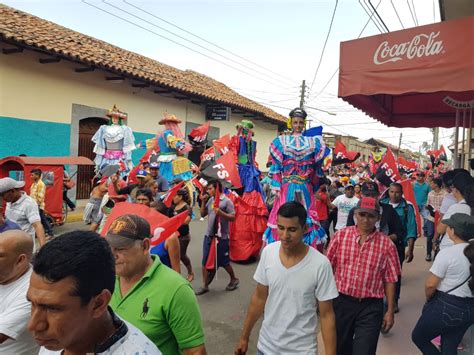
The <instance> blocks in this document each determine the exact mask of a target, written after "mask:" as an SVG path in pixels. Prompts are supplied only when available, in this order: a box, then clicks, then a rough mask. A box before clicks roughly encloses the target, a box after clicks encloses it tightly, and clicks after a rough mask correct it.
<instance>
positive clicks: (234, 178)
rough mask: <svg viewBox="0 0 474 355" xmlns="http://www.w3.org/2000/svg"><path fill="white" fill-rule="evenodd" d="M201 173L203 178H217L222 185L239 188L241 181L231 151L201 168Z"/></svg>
mask: <svg viewBox="0 0 474 355" xmlns="http://www.w3.org/2000/svg"><path fill="white" fill-rule="evenodd" d="M201 174H202V175H203V177H204V178H210V179H216V180H219V181H220V182H221V184H222V186H225V187H234V188H236V189H240V188H241V187H242V183H241V181H240V175H239V170H238V169H237V164H236V163H235V160H234V155H233V154H232V152H230V151H229V152H227V153H226V154H224V155H223V156H221V157H220V158H218V159H217V160H216V161H215V162H210V164H209V165H208V166H207V167H206V168H204V170H202V172H201Z"/></svg>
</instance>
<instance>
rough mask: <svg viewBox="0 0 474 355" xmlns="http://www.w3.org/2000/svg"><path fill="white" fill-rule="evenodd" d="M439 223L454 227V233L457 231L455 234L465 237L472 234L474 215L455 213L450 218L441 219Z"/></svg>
mask: <svg viewBox="0 0 474 355" xmlns="http://www.w3.org/2000/svg"><path fill="white" fill-rule="evenodd" d="M441 223H443V224H446V225H447V226H449V227H451V228H454V229H455V231H456V233H458V234H457V236H458V237H460V238H463V239H465V238H469V237H472V236H473V231H474V216H471V215H468V214H464V213H455V214H453V215H452V216H451V217H450V218H447V219H443V220H442V221H441Z"/></svg>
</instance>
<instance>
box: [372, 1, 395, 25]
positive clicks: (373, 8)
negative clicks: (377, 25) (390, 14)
mask: <svg viewBox="0 0 474 355" xmlns="http://www.w3.org/2000/svg"><path fill="white" fill-rule="evenodd" d="M367 1H368V2H369V5H370V7H371V8H372V10H373V11H374V12H375V15H376V16H377V18H378V19H379V21H380V22H381V23H382V26H383V27H384V28H385V30H386V31H387V32H390V30H389V29H388V27H387V25H386V24H385V22H384V21H383V19H382V16H380V14H379V12H378V11H377V9H376V8H375V7H374V5H373V4H372V1H371V0H367Z"/></svg>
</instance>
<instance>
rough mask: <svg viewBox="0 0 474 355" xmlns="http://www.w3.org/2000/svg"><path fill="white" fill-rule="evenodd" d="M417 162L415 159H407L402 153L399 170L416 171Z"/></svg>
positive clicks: (403, 171) (405, 172) (409, 172)
mask: <svg viewBox="0 0 474 355" xmlns="http://www.w3.org/2000/svg"><path fill="white" fill-rule="evenodd" d="M416 169H417V164H416V162H414V161H409V160H406V159H405V158H404V157H402V156H401V155H400V156H399V157H398V170H399V171H400V172H401V173H403V174H412V173H414V172H415V171H416Z"/></svg>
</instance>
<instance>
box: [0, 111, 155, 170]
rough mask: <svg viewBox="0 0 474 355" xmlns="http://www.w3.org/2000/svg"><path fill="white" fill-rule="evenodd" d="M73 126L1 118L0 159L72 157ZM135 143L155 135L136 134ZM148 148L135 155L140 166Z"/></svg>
mask: <svg viewBox="0 0 474 355" xmlns="http://www.w3.org/2000/svg"><path fill="white" fill-rule="evenodd" d="M70 126H71V125H70V124H66V123H55V122H44V121H34V120H23V119H18V118H12V117H4V116H0V158H3V157H6V156H11V155H13V156H15V155H19V154H26V155H28V156H33V157H35V156H36V157H46V156H69V154H70V150H69V148H70V142H69V141H70V137H71V128H70ZM134 136H135V142H136V143H137V144H138V143H139V142H142V141H143V142H144V141H145V140H146V139H150V138H153V137H154V136H155V135H154V134H149V133H141V132H134ZM144 153H145V149H136V150H134V151H133V153H132V157H133V163H134V164H137V163H138V161H139V160H140V158H141V157H142V155H143V154H144Z"/></svg>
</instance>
